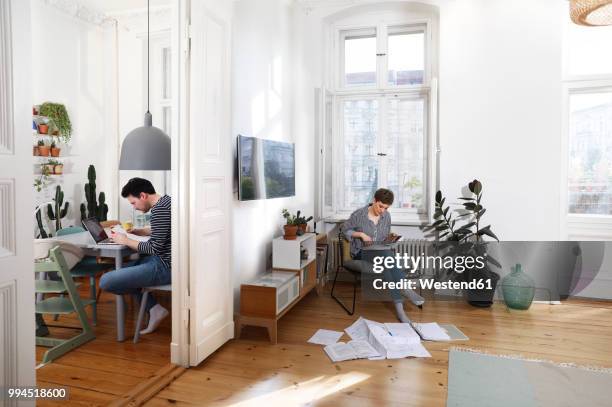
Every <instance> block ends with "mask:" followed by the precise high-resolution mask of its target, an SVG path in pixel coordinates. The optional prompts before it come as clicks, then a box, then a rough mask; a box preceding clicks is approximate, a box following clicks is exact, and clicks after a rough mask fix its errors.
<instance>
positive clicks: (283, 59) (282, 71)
mask: <svg viewBox="0 0 612 407" xmlns="http://www.w3.org/2000/svg"><path fill="white" fill-rule="evenodd" d="M300 18H301V15H300V14H298V13H296V12H295V10H294V8H293V6H292V5H291V2H289V1H282V0H261V1H251V0H241V1H237V2H235V3H234V16H233V33H232V36H233V51H232V103H233V107H232V116H233V117H232V129H233V131H232V134H231V135H230V137H232V139H233V140H234V141H233V144H234V145H235V137H236V136H237V135H238V134H243V135H246V136H255V137H260V138H265V139H271V140H279V141H287V142H293V143H295V153H296V154H295V155H296V196H295V197H291V198H278V199H268V200H258V201H250V202H240V201H238V200H237V194H236V193H234V203H233V257H234V265H233V267H234V286H235V289H236V292H238V289H239V287H240V284H241V283H244V282H248V281H249V280H252V279H253V278H254V277H255V276H256V275H257V274H259V273H263V272H264V271H265V270H266V267H267V266H269V263H270V262H269V257H270V255H271V247H272V239H273V238H274V237H277V236H280V235H281V234H282V228H281V227H282V225H283V219H282V217H281V210H282V209H283V208H287V209H289V210H290V211H296V210H298V209H300V210H302V212H303V213H305V214H312V213H313V210H314V179H313V178H314V168H313V157H312V151H313V148H314V145H313V144H312V143H313V140H312V137H313V130H312V128H313V124H312V119H311V118H312V109H313V107H312V106H313V104H314V102H313V96H312V93H313V90H312V89H313V85H312V82H311V80H310V79H309V75H310V73H309V71H308V70H305V69H303V67H301V65H302V64H298V63H297V61H301V60H302V59H303V58H307V55H305V54H302V53H301V51H300V48H299V47H300V43H301V42H302V39H300V40H296V38H300V37H296V35H297V34H296V31H297V28H296V25H297V24H300V22H299V19H300ZM303 40H304V41H306V40H307V39H303ZM234 149H235V147H234ZM235 298H236V301H237V299H238V296H237V295H236V296H235Z"/></svg>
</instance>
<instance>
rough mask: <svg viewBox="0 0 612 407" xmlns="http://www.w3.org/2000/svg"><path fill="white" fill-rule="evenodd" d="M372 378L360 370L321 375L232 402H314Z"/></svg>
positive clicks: (243, 404)
mask: <svg viewBox="0 0 612 407" xmlns="http://www.w3.org/2000/svg"><path fill="white" fill-rule="evenodd" d="M368 378H370V375H368V374H365V373H360V372H349V373H345V374H338V375H334V376H319V377H316V378H314V379H310V380H307V381H304V382H301V383H296V384H294V385H292V386H288V387H285V388H283V389H279V390H276V391H274V392H272V393H267V394H263V395H261V396H257V397H254V398H252V399H248V400H244V401H240V402H237V403H234V404H231V406H232V407H248V406H262V405H266V404H267V405H290V406H293V405H301V404H304V403H309V402H313V401H316V400H319V399H322V398H324V397H327V396H329V395H330V394H334V393H336V392H339V391H342V390H344V389H346V388H348V387H351V386H353V385H355V384H357V383H360V382H363V381H365V380H367V379H368Z"/></svg>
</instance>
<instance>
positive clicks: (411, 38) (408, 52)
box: [387, 32, 425, 85]
mask: <svg viewBox="0 0 612 407" xmlns="http://www.w3.org/2000/svg"><path fill="white" fill-rule="evenodd" d="M387 52H388V54H389V75H388V77H389V84H390V85H417V84H422V83H423V72H424V70H425V33H424V32H411V33H397V34H389V45H388V51H387Z"/></svg>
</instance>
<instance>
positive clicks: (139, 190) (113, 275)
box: [100, 178, 172, 334]
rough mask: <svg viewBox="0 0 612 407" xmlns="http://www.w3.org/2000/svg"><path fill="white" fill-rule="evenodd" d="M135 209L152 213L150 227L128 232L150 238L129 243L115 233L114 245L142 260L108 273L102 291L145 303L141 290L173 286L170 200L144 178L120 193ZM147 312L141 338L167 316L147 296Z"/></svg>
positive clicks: (101, 280)
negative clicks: (123, 247)
mask: <svg viewBox="0 0 612 407" xmlns="http://www.w3.org/2000/svg"><path fill="white" fill-rule="evenodd" d="M121 196H122V197H124V198H126V199H127V200H128V202H129V203H130V204H131V205H132V207H133V208H134V209H137V210H139V211H142V212H149V211H150V212H151V227H150V228H143V229H132V230H129V231H128V232H130V233H133V234H135V235H139V236H150V239H149V240H148V241H146V242H139V241H138V240H134V239H130V238H129V237H127V236H126V235H125V234H123V233H112V234H111V238H112V239H113V241H114V242H115V243H119V244H123V245H126V246H128V247H129V248H131V249H132V250H134V251H137V252H138V253H141V254H145V255H148V256H142V257H141V258H140V259H139V260H138V261H137V262H136V263H135V264H134V265H131V266H129V267H124V268H121V269H118V270H115V271H111V272H110V273H106V274H104V275H103V276H102V278H101V279H100V288H101V289H103V290H106V291H108V292H111V293H113V294H118V295H120V294H133V295H135V296H136V297H137V298H138V301H139V302H140V300H141V299H142V290H141V289H142V287H149V286H155V285H163V284H170V265H171V263H172V261H171V257H170V253H171V246H170V243H171V231H170V214H171V212H170V197H169V196H168V195H163V196H161V195H159V194H157V193H156V192H155V188H153V184H151V182H150V181H149V180H146V179H143V178H132V179H131V180H129V181H128V183H127V184H125V186H124V187H123V189H122V190H121ZM146 310H147V311H148V312H149V325H148V326H147V328H146V329H144V330H142V331H140V333H141V334H148V333H151V332H153V331H154V330H155V329H157V327H158V326H159V324H160V323H161V321H162V320H163V319H164V318H165V317H167V316H168V310H167V309H165V308H164V307H162V306H161V305H159V304H157V302H156V301H155V298H153V296H152V295H148V296H147V304H146Z"/></svg>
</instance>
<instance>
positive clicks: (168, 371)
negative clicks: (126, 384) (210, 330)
mask: <svg viewBox="0 0 612 407" xmlns="http://www.w3.org/2000/svg"><path fill="white" fill-rule="evenodd" d="M186 370H187V369H185V368H184V367H181V366H177V365H174V364H172V363H168V364H167V365H166V366H164V367H162V368H161V369H159V370H158V371H157V372H155V373H154V374H153V376H151V377H150V378H148V379H147V380H145V381H143V382H141V383H139V384H138V385H137V386H136V387H134V388H133V389H131V390H130V391H128V392H127V393H125V394H123V395H122V396H121V397H119V398H118V399H117V400H115V401H113V402H112V403H110V404H109V406H112V407H123V406H130V407H132V406H141V405H143V404H144V403H146V402H147V401H149V400H150V399H152V398H153V397H155V395H156V394H157V393H159V392H160V391H162V390H163V389H164V388H165V387H166V386H168V385H169V384H170V383H172V382H173V381H175V380H176V379H177V378H178V377H179V376H181V375H182V374H183V373H185V371H186Z"/></svg>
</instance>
